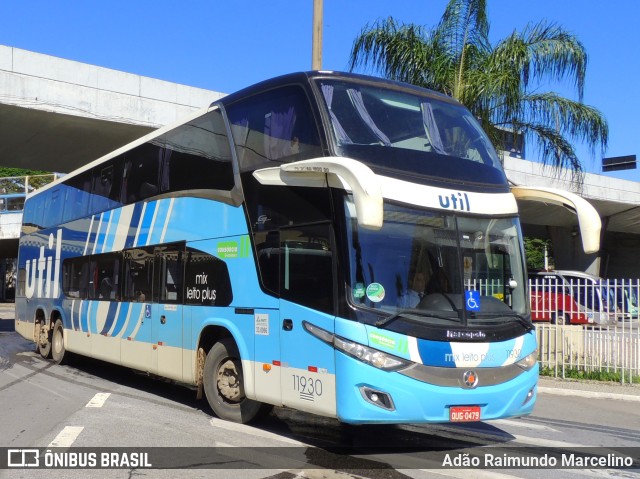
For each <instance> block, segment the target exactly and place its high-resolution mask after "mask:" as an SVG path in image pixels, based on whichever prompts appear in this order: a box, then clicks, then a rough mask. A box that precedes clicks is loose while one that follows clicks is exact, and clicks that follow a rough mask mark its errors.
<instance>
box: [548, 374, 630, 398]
mask: <svg viewBox="0 0 640 479" xmlns="http://www.w3.org/2000/svg"><path fill="white" fill-rule="evenodd" d="M538 392H539V393H542V394H555V395H557V396H580V397H590V398H594V399H596V398H597V399H617V400H621V401H634V402H640V384H629V383H625V384H620V383H614V382H608V381H586V380H577V379H562V378H550V377H540V379H539V380H538Z"/></svg>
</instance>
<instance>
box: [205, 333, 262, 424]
mask: <svg viewBox="0 0 640 479" xmlns="http://www.w3.org/2000/svg"><path fill="white" fill-rule="evenodd" d="M203 383H204V384H203V385H204V392H205V395H206V396H207V401H208V402H209V405H210V406H211V409H213V412H214V413H215V414H216V416H218V417H219V418H220V419H226V420H227V421H233V422H239V423H242V424H245V423H248V422H249V421H251V420H253V419H255V418H257V417H259V416H262V415H264V414H265V413H266V412H268V411H269V410H270V409H271V406H268V405H265V404H263V403H261V402H259V401H254V400H252V399H249V398H247V397H246V396H245V393H244V377H243V374H242V361H241V360H240V353H239V352H238V348H237V346H236V344H235V343H234V342H233V341H232V340H230V339H228V338H227V339H223V340H221V341H220V342H218V343H216V344H214V345H213V347H212V348H211V349H210V350H209V353H208V354H207V359H206V360H205V363H204V375H203Z"/></svg>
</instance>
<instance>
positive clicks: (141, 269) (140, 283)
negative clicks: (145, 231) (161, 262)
mask: <svg viewBox="0 0 640 479" xmlns="http://www.w3.org/2000/svg"><path fill="white" fill-rule="evenodd" d="M153 262H154V252H153V248H135V249H130V250H127V251H125V252H124V254H123V288H122V301H131V302H139V303H145V302H147V303H150V302H151V299H152V286H153Z"/></svg>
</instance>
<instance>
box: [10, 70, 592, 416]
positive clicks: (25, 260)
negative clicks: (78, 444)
mask: <svg viewBox="0 0 640 479" xmlns="http://www.w3.org/2000/svg"><path fill="white" fill-rule="evenodd" d="M516 197H519V198H522V199H533V200H541V201H545V202H555V203H559V204H564V205H567V206H570V207H572V208H574V209H576V211H577V213H578V217H579V220H580V227H581V231H582V237H583V239H584V240H585V247H586V249H588V250H594V249H595V250H597V248H598V240H599V228H600V223H599V217H598V216H597V213H595V210H593V208H591V207H590V206H589V205H588V203H586V202H584V200H581V199H580V198H578V197H576V196H574V195H571V194H569V193H564V192H559V191H553V190H548V189H533V188H523V187H513V188H510V186H509V184H508V182H507V179H506V177H505V174H504V171H503V169H502V166H501V163H500V160H499V157H498V156H497V154H496V152H495V151H494V149H493V147H492V146H491V144H490V143H489V141H488V139H487V137H486V135H485V134H484V133H483V131H482V130H481V128H480V127H479V126H478V123H477V122H476V120H475V119H474V118H473V116H472V115H471V114H470V113H469V112H468V111H467V110H466V109H465V108H464V107H462V106H461V105H460V104H459V103H457V102H456V101H454V100H452V99H450V98H448V97H446V96H443V95H440V94H437V93H434V92H431V91H428V90H424V89H421V88H416V87H413V86H410V85H406V84H400V83H395V82H389V81H385V80H380V79H375V78H370V77H365V76H359V75H351V74H342V73H335V72H307V73H297V74H291V75H287V76H283V77H279V78H276V79H272V80H269V81H266V82H263V83H260V84H258V85H255V86H252V87H249V88H247V89H244V90H242V91H240V92H237V93H234V94H232V95H229V96H227V97H225V98H223V99H221V100H220V101H217V102H215V103H213V104H212V105H211V106H210V107H209V108H208V109H206V110H205V111H201V112H199V113H197V114H195V115H193V116H192V117H191V118H189V119H188V120H187V121H185V122H183V123H181V124H179V125H177V126H172V127H167V128H163V129H160V130H158V131H156V132H153V133H151V134H149V135H148V136H146V137H144V138H141V139H139V140H138V141H135V142H133V143H131V144H129V145H127V146H124V147H122V148H120V149H119V150H117V151H115V152H113V153H111V154H109V155H106V156H104V157H103V158H100V159H98V160H96V161H94V162H92V163H89V164H87V165H86V166H84V167H82V168H80V169H78V170H77V171H75V172H73V173H71V174H69V175H67V176H65V177H64V178H63V179H60V180H58V181H56V182H54V183H53V184H51V185H48V186H46V187H44V188H42V189H41V190H39V191H37V192H36V193H34V194H32V195H30V196H29V197H28V199H27V202H26V206H25V213H24V221H23V230H22V236H21V239H20V254H19V280H18V294H17V300H16V329H17V330H18V331H19V332H20V334H22V335H23V336H24V337H26V338H28V339H31V340H33V341H35V342H36V343H37V347H38V349H39V351H40V353H41V354H42V356H44V357H47V358H48V357H52V358H53V360H54V361H57V362H60V361H62V360H63V359H64V357H65V354H66V353H67V352H73V353H76V354H78V355H85V356H90V357H94V358H98V359H101V360H104V361H108V362H112V363H116V364H120V365H123V366H128V367H130V368H134V369H137V370H141V371H146V372H148V373H151V374H154V375H158V376H161V377H165V378H170V379H172V380H175V381H179V382H183V383H186V384H188V385H192V386H196V387H198V390H199V392H204V394H205V395H206V398H207V400H208V402H209V404H210V405H211V408H212V409H213V411H214V413H215V414H216V415H217V416H219V417H221V418H224V419H228V420H232V421H240V422H247V421H250V420H251V419H253V418H255V417H256V416H258V415H260V414H262V413H264V412H265V411H267V410H268V409H269V408H270V407H271V406H272V405H276V406H288V407H291V408H295V409H299V410H303V411H308V412H312V413H316V414H320V415H324V416H329V417H335V418H338V419H339V420H341V421H343V422H347V423H414V422H415V423H417V422H448V421H477V420H485V419H494V418H500V417H506V416H519V415H524V414H528V413H530V412H531V410H532V408H533V406H534V403H535V400H536V384H537V378H538V366H537V360H536V354H537V346H536V337H535V334H534V331H533V326H532V323H531V315H530V311H529V301H528V297H527V287H526V271H525V263H524V254H523V247H522V236H521V231H520V225H519V221H518V210H517V204H516Z"/></svg>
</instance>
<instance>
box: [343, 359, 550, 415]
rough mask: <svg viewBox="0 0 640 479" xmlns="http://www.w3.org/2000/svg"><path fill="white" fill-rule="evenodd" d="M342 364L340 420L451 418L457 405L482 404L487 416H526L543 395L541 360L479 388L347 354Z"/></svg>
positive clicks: (481, 408) (482, 409)
mask: <svg viewBox="0 0 640 479" xmlns="http://www.w3.org/2000/svg"><path fill="white" fill-rule="evenodd" d="M336 366H337V367H336V369H337V371H338V373H337V374H336V399H337V415H338V419H340V420H341V421H342V422H345V423H351V424H368V423H370V424H384V423H396V424H398V423H432V422H434V423H442V422H450V416H449V414H450V410H451V407H454V406H476V407H479V410H480V420H481V421H484V420H490V419H498V418H504V417H512V416H523V415H527V414H530V413H531V412H532V410H533V407H534V404H535V402H536V398H537V391H536V387H537V382H538V369H539V367H538V365H537V364H536V365H535V367H533V368H532V369H531V370H529V371H523V373H522V374H520V375H519V376H517V377H515V378H514V379H511V380H510V381H507V382H505V383H502V384H497V385H493V386H485V387H477V388H475V389H463V388H460V387H443V386H436V385H433V384H428V383H425V382H421V381H418V380H416V379H413V378H410V377H407V376H404V375H402V374H400V373H397V372H387V371H383V370H380V369H376V368H373V367H371V366H368V365H366V364H364V363H362V362H360V361H357V360H355V359H353V358H350V357H348V356H345V355H344V354H337V355H336ZM372 394H375V395H376V396H375V397H374V399H379V400H378V401H377V403H376V402H372V401H371V395H372Z"/></svg>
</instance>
